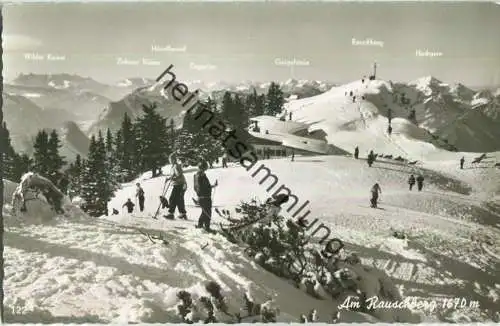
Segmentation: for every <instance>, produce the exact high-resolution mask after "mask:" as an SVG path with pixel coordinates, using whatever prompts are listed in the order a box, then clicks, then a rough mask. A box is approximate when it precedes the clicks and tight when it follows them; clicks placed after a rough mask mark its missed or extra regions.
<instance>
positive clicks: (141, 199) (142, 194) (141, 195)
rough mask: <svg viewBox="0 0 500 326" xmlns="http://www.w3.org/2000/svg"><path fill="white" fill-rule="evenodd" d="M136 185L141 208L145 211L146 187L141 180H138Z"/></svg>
mask: <svg viewBox="0 0 500 326" xmlns="http://www.w3.org/2000/svg"><path fill="white" fill-rule="evenodd" d="M135 185H136V186H137V189H136V191H135V196H136V197H137V198H138V199H139V209H140V211H141V212H142V211H144V189H142V187H141V184H140V183H139V182H137V183H136V184H135Z"/></svg>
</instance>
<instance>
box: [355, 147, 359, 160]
mask: <svg viewBox="0 0 500 326" xmlns="http://www.w3.org/2000/svg"><path fill="white" fill-rule="evenodd" d="M358 157H359V148H358V146H356V148H355V149H354V158H355V159H356V160H357V159H358Z"/></svg>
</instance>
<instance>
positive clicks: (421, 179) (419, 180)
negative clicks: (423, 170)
mask: <svg viewBox="0 0 500 326" xmlns="http://www.w3.org/2000/svg"><path fill="white" fill-rule="evenodd" d="M423 187H424V177H423V176H422V175H419V176H418V177H417V188H418V191H422V188H423Z"/></svg>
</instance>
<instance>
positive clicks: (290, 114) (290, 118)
mask: <svg viewBox="0 0 500 326" xmlns="http://www.w3.org/2000/svg"><path fill="white" fill-rule="evenodd" d="M288 120H290V121H292V112H290V113H289V114H288Z"/></svg>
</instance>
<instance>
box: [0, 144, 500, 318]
mask: <svg viewBox="0 0 500 326" xmlns="http://www.w3.org/2000/svg"><path fill="white" fill-rule="evenodd" d="M442 155H444V156H442V157H440V161H434V162H429V163H425V165H424V166H425V167H426V169H423V168H419V167H415V166H408V165H400V164H399V163H397V162H394V161H377V162H375V165H374V167H373V168H368V167H367V166H366V163H365V161H364V160H353V159H351V158H344V157H335V156H330V157H327V156H321V157H297V158H296V161H295V162H293V163H292V162H290V161H288V160H268V161H262V163H264V164H265V165H266V166H267V167H269V168H270V169H271V170H272V171H274V173H275V174H276V175H277V176H278V177H279V181H280V183H283V184H285V185H287V186H288V187H289V188H290V189H292V191H293V192H294V194H296V195H297V196H298V197H299V198H300V200H301V202H304V201H306V200H309V201H310V205H309V206H308V209H310V210H311V214H310V215H309V216H308V219H309V220H310V221H313V220H314V218H318V219H319V220H320V222H323V223H324V224H326V225H328V226H329V227H330V229H331V231H332V234H331V236H332V237H333V236H335V237H339V238H341V239H342V240H344V241H345V242H346V243H347V250H348V251H350V252H356V253H357V254H358V255H359V256H360V257H361V259H362V261H363V263H364V264H367V265H371V266H375V267H378V268H380V269H382V270H384V271H385V272H386V273H388V274H389V276H390V277H391V278H392V279H393V281H394V282H395V283H396V284H397V285H398V288H399V289H400V291H401V292H402V294H403V296H404V297H407V296H412V295H413V296H416V297H418V300H427V301H428V302H430V300H436V301H435V302H441V300H443V298H445V297H447V298H466V299H467V305H469V306H470V305H475V303H474V302H475V301H477V302H478V304H479V308H477V307H468V308H457V309H454V308H438V309H435V310H434V311H423V313H424V314H425V315H426V317H425V318H424V320H431V321H432V320H436V318H437V317H438V316H439V318H440V319H441V320H447V321H459V320H460V321H497V322H498V319H495V318H498V317H495V313H499V308H498V307H499V305H498V300H499V299H498V296H499V294H500V278H499V275H498V270H499V267H500V262H499V261H498V260H496V258H495V257H493V256H491V255H490V254H489V253H488V252H490V253H491V252H493V253H494V252H495V251H496V254H497V255H498V253H499V252H500V243H499V242H498V239H500V232H499V229H498V227H499V225H498V224H499V220H498V219H499V217H500V215H499V214H500V213H499V211H498V210H497V211H495V210H494V206H491V205H489V206H488V205H486V204H485V203H484V202H483V201H482V200H480V199H479V197H478V195H479V194H481V193H484V191H486V190H487V192H488V193H490V194H495V193H496V194H500V189H499V188H500V186H499V185H500V182H499V181H500V179H499V174H498V173H497V172H494V171H493V170H492V169H470V168H467V169H465V170H459V171H457V167H456V163H457V159H458V157H459V155H461V153H452V154H450V153H442ZM498 157H500V155H498ZM467 160H468V161H469V160H470V157H467ZM452 164H453V165H452ZM467 167H468V165H467ZM431 168H432V169H433V170H431ZM163 170H164V171H169V169H168V167H165V168H164V169H163ZM438 170H439V171H442V172H438ZM297 171H300V173H297ZM455 171H456V172H455ZM249 172H252V171H246V169H244V168H242V167H239V166H232V165H230V167H229V168H228V169H220V168H215V169H212V170H209V171H208V172H207V174H208V177H209V179H211V180H214V179H218V180H219V187H218V188H217V191H216V192H215V194H214V204H215V205H218V206H222V207H224V208H227V209H230V210H232V209H233V208H234V205H236V204H237V203H239V202H240V200H249V199H251V198H252V197H257V198H259V199H261V200H263V199H265V198H267V197H268V196H269V193H267V192H266V190H265V189H266V188H267V184H262V185H259V183H258V181H259V176H257V177H255V178H252V176H251V173H249ZM411 172H413V173H423V175H424V176H425V177H426V181H425V187H424V190H423V191H422V192H409V191H408V189H407V185H406V180H407V178H408V174H409V173H411ZM192 173H193V171H187V176H186V177H187V180H188V191H187V193H186V196H185V197H186V199H187V204H188V205H187V206H188V207H187V210H188V214H189V221H186V222H185V221H166V220H159V221H154V220H152V219H150V218H148V217H147V216H148V214H151V213H153V212H154V211H155V210H156V208H157V205H158V196H159V195H160V193H161V189H162V188H163V183H164V178H162V177H159V178H154V179H150V178H149V173H146V174H144V175H143V176H142V177H140V178H138V179H137V180H135V181H133V182H131V183H130V184H124V185H123V188H122V189H121V190H119V191H118V192H117V193H116V197H115V198H113V199H112V201H111V202H110V203H109V208H116V209H118V210H119V211H120V214H119V215H116V216H111V217H108V218H104V219H94V218H87V217H86V216H84V214H81V213H79V212H78V211H77V210H75V211H72V213H71V216H68V217H66V218H56V219H53V220H51V221H50V222H49V221H47V219H46V218H45V219H43V220H45V222H44V223H42V224H40V218H38V217H37V216H38V215H39V214H38V212H37V211H35V210H34V208H35V206H32V205H40V203H37V201H30V202H28V214H27V216H24V217H22V218H14V217H11V216H9V207H8V205H7V206H4V213H6V215H7V217H6V219H5V223H6V239H5V246H6V249H5V261H6V276H5V291H6V295H5V298H6V299H5V304H6V306H7V311H8V313H7V321H9V322H16V321H17V322H20V321H24V322H34V321H35V320H36V321H37V322H40V321H45V322H109V321H116V322H141V321H142V322H163V323H165V322H173V321H178V319H176V317H175V312H174V311H172V309H173V308H174V307H175V305H176V304H177V299H176V298H175V296H176V293H177V292H178V291H179V290H181V289H186V290H188V291H190V292H193V293H195V294H198V295H200V294H203V293H204V289H203V284H204V283H205V282H206V281H208V280H215V281H217V282H219V283H221V285H222V287H223V291H224V292H225V294H226V296H227V298H228V299H229V302H230V304H231V308H232V309H236V308H237V307H239V306H240V304H241V303H242V302H241V301H242V300H241V299H242V292H243V291H245V290H247V289H248V288H250V291H251V292H252V294H253V296H254V297H255V298H256V299H257V301H260V302H262V301H265V300H266V299H267V298H268V297H269V296H272V295H273V293H274V294H275V300H276V303H277V305H278V306H279V307H280V309H281V311H282V314H281V316H280V318H281V319H280V320H282V321H292V320H295V321H296V320H297V319H296V318H297V317H298V315H299V314H301V313H307V312H308V311H309V310H310V309H311V308H316V309H317V310H318V313H319V317H320V320H322V321H329V318H330V316H329V314H330V313H331V311H332V309H334V307H335V305H336V304H335V303H334V302H331V301H328V300H317V299H313V298H312V297H310V296H308V295H306V294H305V293H304V292H302V291H301V290H298V289H295V288H294V287H293V286H291V285H290V284H289V283H287V282H285V281H284V280H281V279H279V278H277V277H275V276H273V275H272V274H270V273H269V272H265V271H263V270H262V269H261V268H259V267H257V265H255V264H254V263H253V262H251V261H248V259H246V258H245V256H244V255H243V254H242V252H241V251H242V249H241V248H239V247H237V246H235V245H230V244H228V242H226V241H225V240H224V239H223V238H222V237H221V236H218V235H217V236H216V235H207V234H205V233H201V232H200V231H199V230H197V229H195V228H194V225H195V223H196V219H197V217H198V215H199V213H200V210H199V208H196V207H194V206H193V205H191V202H190V200H189V198H191V197H192V196H193V195H194V193H193V186H192V183H191V180H192ZM476 179H477V180H479V181H478V182H476V183H471V182H473V181H474V180H476ZM311 180H314V182H311ZM135 182H141V184H142V186H143V187H144V190H145V194H146V211H145V212H144V213H142V214H141V213H134V214H132V215H128V214H124V213H123V211H122V210H121V206H122V205H123V203H124V202H125V200H126V199H127V198H129V197H130V198H134V193H135V191H134V184H135ZM375 182H378V183H380V185H381V187H382V190H383V194H382V198H381V204H380V207H381V209H379V210H374V209H370V208H369V206H368V192H369V188H370V186H371V185H372V184H373V183H375ZM242 185H245V187H242ZM14 186H15V184H11V183H8V182H7V187H6V193H7V192H10V191H13V187H14ZM234 189H239V191H234ZM6 197H7V198H6V199H7V200H8V201H9V200H10V199H9V198H8V197H9V196H8V194H7V195H6ZM284 208H285V209H286V208H287V206H284ZM37 209H38V208H37ZM44 214H45V213H43V214H42V215H44ZM286 215H287V214H285V216H286ZM215 221H217V217H214V223H215ZM134 225H137V226H142V227H145V228H148V229H157V230H163V231H164V232H165V234H166V236H167V241H168V242H169V244H168V245H167V246H162V245H159V244H153V243H151V242H149V240H148V239H147V238H146V237H144V236H143V235H141V234H140V233H139V232H138V231H137V230H135V229H134ZM391 228H392V229H396V230H399V231H405V232H407V233H408V235H409V238H408V240H398V239H396V238H393V237H392V236H391V234H392V230H391ZM317 236H319V235H317ZM486 238H489V239H493V240H492V241H493V243H492V245H488V251H484V250H482V249H481V248H482V246H484V241H478V240H477V239H486ZM474 239H475V240H474ZM207 244H208V245H207ZM203 247H204V248H203ZM202 248H203V249H202ZM472 301H474V302H472ZM470 302H472V304H470ZM169 309H170V310H169ZM12 310H15V312H16V314H17V315H16V316H12V312H11V311H12ZM369 320H373V319H370V317H369V316H367V315H363V314H359V313H354V312H348V311H341V321H343V322H362V321H369ZM389 320H390V319H389ZM400 321H401V320H400Z"/></svg>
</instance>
